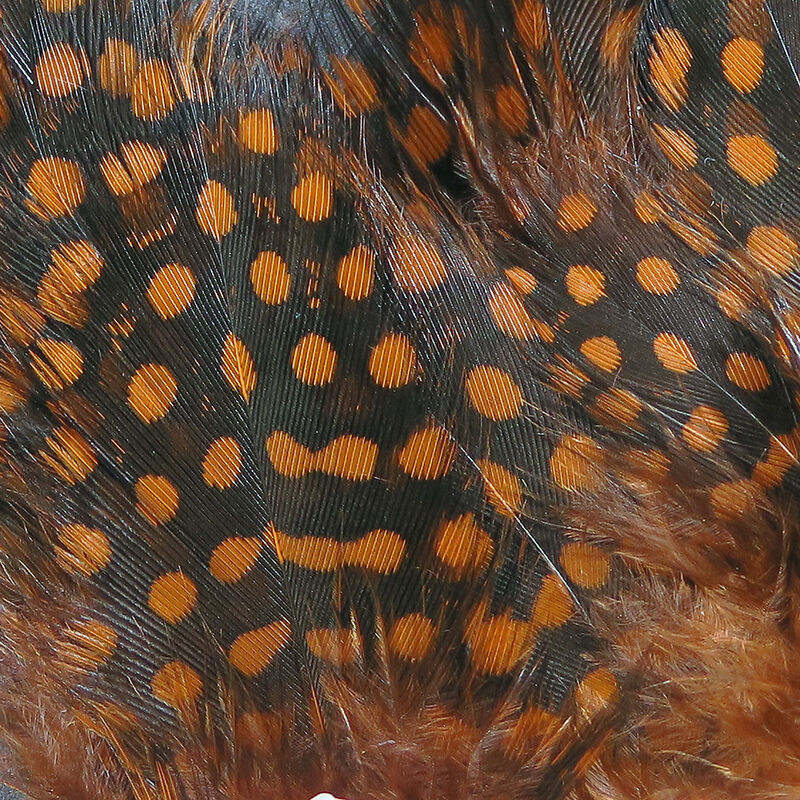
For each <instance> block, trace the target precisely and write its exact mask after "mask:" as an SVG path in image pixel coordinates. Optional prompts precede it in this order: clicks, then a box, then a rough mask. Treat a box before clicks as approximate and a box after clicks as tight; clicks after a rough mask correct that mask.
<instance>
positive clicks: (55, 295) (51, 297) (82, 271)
mask: <svg viewBox="0 0 800 800" xmlns="http://www.w3.org/2000/svg"><path fill="white" fill-rule="evenodd" d="M102 269H103V259H102V257H101V255H100V253H99V252H98V251H97V248H95V246H94V245H93V244H91V243H90V242H86V241H73V242H66V243H65V244H61V245H59V246H58V247H56V248H55V249H54V250H53V252H52V263H51V266H50V268H49V269H48V270H47V272H46V273H45V274H44V276H43V277H42V280H41V283H40V284H39V290H38V299H39V303H40V305H41V307H42V310H43V311H44V312H45V313H46V314H47V315H48V316H49V317H51V318H52V319H55V320H58V321H59V322H63V323H65V324H67V325H73V326H80V325H83V323H84V322H85V321H86V319H87V317H88V313H89V309H88V305H87V304H86V301H85V298H84V297H83V294H82V293H83V292H84V291H85V290H86V289H88V288H89V287H90V286H92V285H93V284H94V283H95V282H96V281H97V279H98V278H99V277H100V273H101V271H102ZM17 309H19V310H23V308H22V307H21V306H20V305H19V304H13V303H12V302H10V301H9V300H6V301H5V316H4V324H5V320H6V319H8V318H9V316H10V314H11V312H12V311H15V310H17ZM2 313H3V312H0V314H2ZM14 316H15V317H16V316H19V314H14ZM26 316H29V317H30V316H31V314H30V313H26ZM31 321H33V320H31ZM43 322H44V320H43V319H42V323H43ZM15 327H19V325H16V326H15Z"/></svg>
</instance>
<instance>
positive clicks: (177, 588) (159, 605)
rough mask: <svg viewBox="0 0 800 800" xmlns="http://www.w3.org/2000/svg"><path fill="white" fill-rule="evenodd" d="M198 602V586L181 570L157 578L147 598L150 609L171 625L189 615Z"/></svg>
mask: <svg viewBox="0 0 800 800" xmlns="http://www.w3.org/2000/svg"><path fill="white" fill-rule="evenodd" d="M196 602H197V586H195V584H194V581H193V580H192V579H191V578H189V577H188V576H187V575H184V574H183V573H182V572H181V571H180V570H178V571H177V572H167V573H166V574H165V575H161V576H159V577H158V578H156V579H155V580H154V581H153V585H152V586H151V587H150V594H149V595H148V598H147V605H148V606H150V610H151V611H152V612H153V613H154V614H157V615H158V616H159V617H161V619H163V620H164V621H166V622H169V623H170V624H171V625H177V623H179V622H180V621H181V620H183V619H185V618H186V617H188V616H189V614H190V613H191V612H192V609H193V608H194V606H195V603H196Z"/></svg>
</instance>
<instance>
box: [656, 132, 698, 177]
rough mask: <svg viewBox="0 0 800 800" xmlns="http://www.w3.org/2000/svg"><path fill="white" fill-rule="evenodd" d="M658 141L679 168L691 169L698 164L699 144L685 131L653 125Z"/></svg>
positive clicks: (666, 154)
mask: <svg viewBox="0 0 800 800" xmlns="http://www.w3.org/2000/svg"><path fill="white" fill-rule="evenodd" d="M653 131H654V134H655V137H656V142H657V143H658V146H659V147H660V148H661V150H662V152H663V153H664V155H665V156H666V157H667V158H668V159H669V160H670V161H671V162H672V163H673V165H674V166H676V167H677V168H678V169H690V168H691V167H694V166H695V165H696V164H697V144H696V143H695V141H694V139H692V137H691V136H689V134H688V133H685V132H684V131H679V130H676V129H675V128H668V127H666V126H665V125H657V124H654V125H653Z"/></svg>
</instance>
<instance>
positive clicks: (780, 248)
mask: <svg viewBox="0 0 800 800" xmlns="http://www.w3.org/2000/svg"><path fill="white" fill-rule="evenodd" d="M747 249H748V251H749V252H750V255H752V256H753V258H754V259H755V261H756V263H757V264H758V266H759V267H761V268H762V269H764V270H766V271H767V272H771V273H774V274H777V275H788V274H789V273H790V272H791V271H792V270H793V269H794V267H795V264H796V263H797V258H798V255H799V254H800V252H799V250H798V245H797V242H796V241H795V240H794V239H793V238H792V237H791V236H789V234H788V233H786V232H785V231H783V230H781V229H780V228H776V227H773V226H771V225H759V226H756V227H755V228H753V229H752V230H751V231H750V235H749V236H748V237H747Z"/></svg>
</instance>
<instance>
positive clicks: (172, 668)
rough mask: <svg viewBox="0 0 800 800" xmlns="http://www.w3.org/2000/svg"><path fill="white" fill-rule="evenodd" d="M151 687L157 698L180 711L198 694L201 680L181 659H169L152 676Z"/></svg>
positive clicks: (200, 689) (195, 698)
mask: <svg viewBox="0 0 800 800" xmlns="http://www.w3.org/2000/svg"><path fill="white" fill-rule="evenodd" d="M151 687H152V689H153V695H154V696H155V697H156V698H157V699H158V700H160V701H161V702H162V703H166V704H167V705H169V706H172V707H173V708H175V709H177V710H179V711H180V710H183V709H185V708H186V706H188V705H190V704H191V703H193V702H194V701H195V700H197V698H198V697H199V696H200V692H201V691H202V690H203V680H202V678H201V677H200V676H199V675H198V674H197V672H196V670H194V669H192V668H191V667H190V666H189V665H188V664H185V663H184V662H183V661H170V662H169V663H168V664H166V665H165V666H164V667H162V668H161V669H160V670H159V671H158V672H157V673H156V674H155V675H154V676H153V681H152V683H151Z"/></svg>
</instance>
